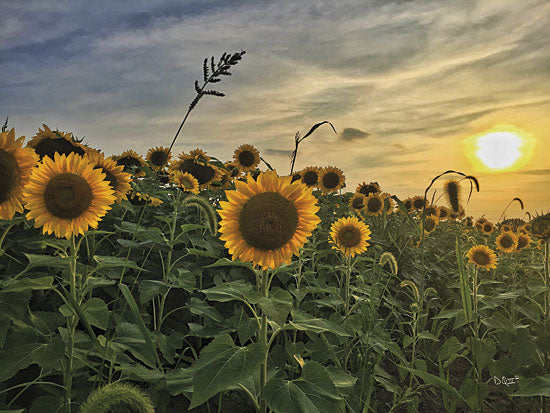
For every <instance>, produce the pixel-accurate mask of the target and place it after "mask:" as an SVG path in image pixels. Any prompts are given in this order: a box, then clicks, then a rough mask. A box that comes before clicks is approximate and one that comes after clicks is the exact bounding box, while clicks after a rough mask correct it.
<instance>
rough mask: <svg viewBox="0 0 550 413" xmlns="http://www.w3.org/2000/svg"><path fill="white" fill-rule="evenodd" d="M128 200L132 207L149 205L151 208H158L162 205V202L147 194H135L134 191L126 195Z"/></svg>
mask: <svg viewBox="0 0 550 413" xmlns="http://www.w3.org/2000/svg"><path fill="white" fill-rule="evenodd" d="M128 200H129V201H130V203H131V204H132V205H145V204H148V205H151V206H159V205H160V204H162V200H161V199H159V198H155V197H154V196H151V195H149V194H144V193H141V192H136V191H134V190H132V191H130V193H129V194H128Z"/></svg>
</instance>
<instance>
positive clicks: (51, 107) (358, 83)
mask: <svg viewBox="0 0 550 413" xmlns="http://www.w3.org/2000/svg"><path fill="white" fill-rule="evenodd" d="M548 21H550V2H548V1H546V0H517V1H507V0H494V1H491V0H475V1H474V0H472V1H470V0H456V1H427V0H414V1H405V0H401V1H389V0H343V1H312V0H300V1H279V0H276V1H258V0H250V1H249V0H234V1H233V0H232V1H221V0H218V1H213V0H202V1H187V0H184V1H162V2H160V1H150V0H134V1H117V2H112V1H94V2H90V1H79V0H76V1H70V2H69V1H55V0H48V1H21V2H8V1H3V2H2V13H1V16H0V91H1V92H0V108H1V109H0V120H3V119H5V117H6V116H9V126H10V127H15V131H16V135H17V136H22V135H23V136H26V137H27V139H30V138H31V137H32V136H33V135H34V134H35V133H36V132H37V131H38V128H39V127H41V126H42V124H43V123H45V124H47V125H48V126H49V127H51V128H52V129H54V128H58V129H59V130H61V131H65V132H73V134H74V135H75V136H77V137H78V138H84V142H86V143H88V144H90V146H93V147H96V148H99V149H102V150H103V151H104V152H105V153H106V154H107V155H111V154H120V153H121V152H123V151H125V150H127V149H134V150H136V151H137V152H138V153H140V154H142V155H145V154H146V152H147V150H148V149H149V148H151V147H154V146H169V145H170V143H171V141H172V138H173V137H174V134H175V132H176V130H177V129H178V126H179V124H180V122H181V120H182V118H183V116H184V115H185V112H186V111H187V107H188V105H189V103H190V102H191V101H192V100H193V98H194V97H195V91H194V81H195V80H199V81H201V80H202V63H203V60H204V58H206V57H208V58H210V56H214V57H215V58H216V60H217V59H218V58H219V57H220V56H221V54H222V53H223V52H230V53H233V52H238V51H241V50H245V51H246V54H245V55H244V56H243V60H242V61H241V62H240V63H239V64H238V65H236V66H235V67H233V69H232V70H231V72H232V76H231V77H226V78H223V80H222V81H221V82H220V83H217V84H215V85H214V86H215V87H216V89H217V90H219V91H221V92H223V93H225V94H226V96H225V97H223V98H218V97H214V96H206V97H204V98H203V99H202V100H201V101H200V102H199V104H198V106H197V107H196V109H195V110H193V112H192V113H191V115H190V116H189V119H188V121H187V122H186V124H185V126H184V128H183V130H182V132H181V134H180V137H179V138H178V140H177V142H176V145H175V146H174V152H175V153H174V155H177V154H178V153H179V152H181V151H187V152H188V151H190V150H192V149H194V148H197V147H200V148H202V149H203V150H205V151H206V152H207V153H208V154H209V155H212V156H215V157H216V158H218V159H220V160H221V161H226V160H229V159H232V156H233V152H234V151H235V149H236V148H237V147H238V146H240V145H242V144H245V143H248V144H251V145H254V146H255V147H256V148H257V149H258V150H259V151H260V154H261V156H262V157H263V158H264V159H265V160H266V161H267V162H269V163H270V164H271V165H272V166H273V167H274V168H275V169H276V170H277V171H278V173H279V174H280V175H286V174H288V173H289V172H290V159H289V154H290V152H291V151H292V150H293V149H294V136H295V134H296V132H300V133H301V134H302V135H304V134H305V133H307V131H308V130H309V129H310V128H311V126H313V125H314V124H316V123H318V122H321V121H329V122H331V123H332V124H333V125H334V127H335V129H336V132H337V133H336V134H335V133H334V131H332V129H331V128H330V127H329V126H327V125H324V126H322V127H320V128H319V129H318V130H317V131H316V132H315V133H314V134H313V135H311V136H310V137H308V138H307V139H306V140H304V141H303V142H302V144H301V145H300V148H299V151H298V156H297V159H296V169H302V168H305V167H307V166H336V167H338V168H340V169H342V171H343V172H344V175H345V176H346V188H345V190H344V191H351V192H353V191H355V188H356V187H357V185H358V184H360V183H361V182H363V181H364V182H367V183H368V182H371V181H376V182H378V183H379V184H380V186H381V187H382V190H383V191H385V192H390V193H392V194H396V195H397V196H399V197H400V198H401V199H404V198H406V197H409V196H414V195H419V194H423V193H424V189H425V188H426V187H427V186H428V185H429V183H430V181H431V180H432V178H433V177H435V176H436V175H438V174H440V173H442V172H444V171H446V170H449V169H452V170H457V171H461V172H463V173H465V174H467V175H473V176H475V177H476V178H477V179H478V181H479V183H480V192H479V193H474V194H472V197H471V200H470V202H469V203H468V204H467V205H466V204H465V208H466V212H467V213H468V214H469V215H473V216H474V217H478V216H481V215H485V216H486V217H488V218H489V219H494V220H496V219H498V218H499V216H500V215H501V213H502V211H503V210H504V208H505V207H506V205H507V204H508V203H509V202H510V201H511V200H512V199H513V198H514V197H519V198H521V199H522V200H523V202H524V205H525V210H524V211H522V210H521V209H520V207H519V204H516V203H514V204H512V205H511V206H510V208H509V209H508V211H507V214H506V216H507V217H521V218H525V215H524V213H525V212H526V211H529V212H530V213H534V212H542V211H544V212H547V211H548V210H550V191H549V188H550V160H549V158H548V154H549V153H550V136H549V132H548V131H550V119H549V114H550V81H549V80H550V43H549V42H548V38H550V25H548V24H547V23H548ZM503 124H505V125H510V127H513V128H515V129H517V130H521V131H523V132H525V134H528V135H529V136H530V137H531V139H532V141H533V142H534V146H533V148H532V151H531V152H532V153H531V155H530V156H529V159H528V162H525V164H524V165H523V166H522V167H521V168H519V169H516V170H511V171H507V172H500V173H490V172H487V171H486V170H483V169H481V168H479V166H478V165H476V164H475V163H472V162H471V160H470V159H469V157H468V156H467V153H466V152H467V150H466V148H467V143H466V142H469V140H468V139H469V138H471V137H472V136H476V135H479V134H482V133H483V132H485V131H488V130H491V129H492V128H494V127H495V126H496V125H503ZM261 168H262V169H264V170H265V169H266V167H265V165H263V164H262V165H261ZM452 177H456V176H453V175H449V178H452ZM443 183H444V180H440V181H438V183H436V184H435V187H434V188H435V189H436V191H437V192H436V197H438V196H439V195H440V194H441V189H442V187H443ZM466 186H467V185H464V192H463V199H464V201H466V199H467V197H468V189H469V185H468V186H467V187H468V188H466ZM442 202H443V201H441V202H440V203H442Z"/></svg>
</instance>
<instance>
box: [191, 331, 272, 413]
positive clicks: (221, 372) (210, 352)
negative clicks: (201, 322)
mask: <svg viewBox="0 0 550 413" xmlns="http://www.w3.org/2000/svg"><path fill="white" fill-rule="evenodd" d="M261 360H262V348H261V345H260V344H259V343H254V344H250V345H248V346H246V347H238V346H236V345H235V344H234V343H233V340H232V339H231V336H229V335H227V334H224V335H221V336H219V337H216V338H215V339H214V340H213V341H212V342H211V343H210V344H208V346H206V347H205V348H204V349H203V350H202V351H201V354H200V357H199V360H198V361H197V362H196V363H195V364H194V365H193V369H194V372H193V397H192V399H191V404H190V406H189V408H190V409H193V408H195V407H197V406H199V405H201V404H203V403H204V402H206V401H207V400H208V399H209V398H210V397H212V396H214V395H215V394H217V393H219V392H220V391H224V390H228V389H229V388H231V387H232V386H234V385H236V384H238V383H239V382H241V381H244V380H246V379H247V378H248V377H249V376H250V375H252V374H254V372H255V371H256V370H257V369H259V367H260V363H261Z"/></svg>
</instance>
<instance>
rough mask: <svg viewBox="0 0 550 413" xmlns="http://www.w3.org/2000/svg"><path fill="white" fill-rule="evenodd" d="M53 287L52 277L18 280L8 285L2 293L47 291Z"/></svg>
mask: <svg viewBox="0 0 550 413" xmlns="http://www.w3.org/2000/svg"><path fill="white" fill-rule="evenodd" d="M52 285H53V277H49V276H48V277H39V278H20V279H18V280H14V281H8V283H7V284H6V285H5V286H4V287H3V288H2V292H3V293H16V292H21V291H27V290H49V289H50V288H52Z"/></svg>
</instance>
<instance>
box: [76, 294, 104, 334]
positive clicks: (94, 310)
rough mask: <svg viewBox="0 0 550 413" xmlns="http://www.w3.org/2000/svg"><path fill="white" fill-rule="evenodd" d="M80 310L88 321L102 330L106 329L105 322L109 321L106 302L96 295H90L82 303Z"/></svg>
mask: <svg viewBox="0 0 550 413" xmlns="http://www.w3.org/2000/svg"><path fill="white" fill-rule="evenodd" d="M82 311H83V312H84V314H85V316H86V319H87V320H88V322H89V323H90V324H91V325H93V326H96V327H99V328H101V329H103V330H106V329H107V323H108V321H109V309H108V308H107V304H105V302H104V301H103V300H102V299H101V298H97V297H92V298H90V299H89V300H87V301H86V302H85V303H84V304H83V305H82Z"/></svg>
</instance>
